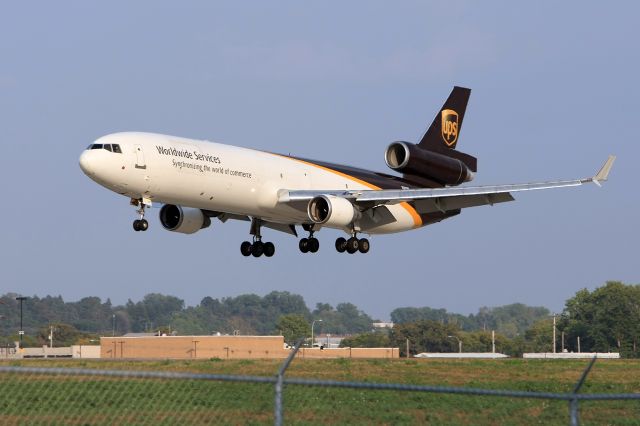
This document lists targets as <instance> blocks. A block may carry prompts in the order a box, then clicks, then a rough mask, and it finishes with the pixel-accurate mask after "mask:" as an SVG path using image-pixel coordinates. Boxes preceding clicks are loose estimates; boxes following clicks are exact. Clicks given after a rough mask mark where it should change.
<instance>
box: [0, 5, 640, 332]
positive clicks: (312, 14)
mask: <svg viewBox="0 0 640 426" xmlns="http://www.w3.org/2000/svg"><path fill="white" fill-rule="evenodd" d="M639 9H640V7H639V6H638V5H637V4H636V3H635V2H618V3H616V4H615V5H611V4H586V3H585V2H575V3H564V2H561V3H558V2H534V3H528V4H520V3H507V2H471V1H469V2H447V3H446V4H445V3H443V2H433V3H431V2H421V1H415V2H413V1H410V2H382V1H380V2H373V1H367V2H337V1H336V2H314V3H311V2H293V1H292V2H259V1H256V2H179V3H178V2H175V3H174V2H161V1H147V2H117V1H116V2H108V3H103V4H102V5H95V4H89V3H87V2H80V1H78V2H54V3H51V2H40V4H35V3H28V4H27V3H24V2H21V3H15V2H13V3H8V4H6V5H4V6H3V13H2V14H1V15H0V58H1V64H2V66H1V67H0V117H1V118H0V123H1V125H0V144H1V145H0V146H1V147H2V153H3V158H2V166H1V167H0V179H1V182H2V192H3V200H4V202H3V208H2V209H1V211H0V220H1V221H2V223H3V224H4V225H3V232H2V245H0V266H1V270H2V276H3V279H2V280H1V281H0V292H2V293H4V292H9V291H13V292H17V293H22V294H26V295H33V294H37V295H40V296H43V295H46V294H52V295H58V294H60V295H62V296H63V297H64V298H65V299H67V300H77V299H79V298H81V297H84V296H90V295H97V296H101V297H103V298H106V297H110V298H111V299H112V301H113V302H114V303H123V302H126V300H127V299H129V298H131V299H133V300H138V299H140V298H141V297H142V296H143V295H145V294H147V293H150V292H161V293H165V294H172V295H175V296H178V297H181V298H183V299H184V300H185V301H186V302H187V304H196V303H198V302H199V301H200V299H201V298H202V297H204V296H212V297H226V296H235V295H238V294H242V293H249V292H251V293H257V294H261V295H262V294H266V293H268V292H270V291H272V290H287V291H291V292H294V293H298V294H301V295H303V296H304V297H305V299H306V301H307V303H308V304H309V305H310V306H313V305H315V303H316V302H321V301H322V302H329V303H332V304H334V305H335V304H336V303H339V302H343V301H348V302H353V303H355V304H356V305H358V306H359V307H360V308H362V309H363V310H365V311H366V312H367V313H369V314H371V315H373V316H376V317H379V318H381V319H386V318H388V314H389V312H390V311H391V310H392V309H394V308H396V307H401V306H431V307H438V308H439V307H444V308H446V309H448V310H451V311H455V312H462V313H470V312H475V311H476V310H477V309H478V308H479V307H480V306H484V305H486V306H496V305H502V304H507V303H513V302H522V303H526V304H530V305H543V306H546V307H548V308H550V309H552V310H556V311H557V310H561V309H562V306H563V305H564V301H565V300H566V299H567V298H569V297H571V296H572V295H573V294H574V293H575V292H576V291H577V290H579V289H581V288H584V287H586V288H594V287H596V286H598V285H601V284H603V283H604V282H605V280H609V279H615V280H623V281H625V282H629V283H637V282H640V279H639V275H640V270H639V268H638V237H639V236H640V233H639V231H638V229H639V228H638V225H637V223H638V217H639V213H640V208H639V207H640V200H639V197H638V189H637V185H636V184H635V183H636V182H637V167H636V164H635V163H636V160H637V158H638V157H639V154H640V152H639V151H640V150H639V149H638V146H637V142H636V141H637V135H636V129H637V124H636V123H637V121H638V118H637V115H638V112H639V107H638V97H639V96H638V95H639V94H640V93H639V90H638V83H637V78H638V75H640V72H639V71H640V66H639V62H640V57H639V54H638V52H639V50H638V47H637V41H638V40H639V39H640V30H638V26H637V22H636V19H635V17H637V16H638V12H640V10H639ZM453 85H462V86H467V87H470V88H472V90H473V91H472V95H471V100H470V103H469V107H468V109H467V114H466V116H465V121H464V128H463V129H462V132H461V136H460V141H459V143H458V148H459V149H460V150H462V151H465V152H468V153H470V154H473V155H475V156H477V157H478V159H479V172H478V174H477V176H476V180H475V181H474V183H476V184H497V183H512V182H528V181H535V180H546V179H555V178H575V177H587V176H589V175H591V174H592V173H594V172H595V171H596V170H597V168H598V167H599V166H600V165H601V163H602V162H603V161H604V160H605V159H606V157H607V155H608V154H610V153H615V154H617V155H618V160H617V162H616V164H615V167H614V170H613V171H612V173H611V176H610V181H609V182H608V183H607V184H606V185H605V187H603V188H597V187H595V186H593V187H583V188H578V189H564V190H552V191H542V192H538V193H531V194H522V195H517V196H516V199H517V201H516V202H514V203H509V204H503V205H497V206H495V207H481V208H476V209H469V210H466V211H464V212H463V213H462V214H461V215H460V216H458V217H456V218H454V219H451V220H448V221H445V222H442V223H440V224H437V225H434V226H429V227H426V228H423V229H420V230H417V231H413V232H409V233H404V234H397V235H391V236H377V237H374V238H372V239H371V243H372V249H371V252H370V253H369V254H368V255H367V256H362V255H360V256H358V255H354V256H347V255H344V254H343V255H340V254H338V253H336V252H335V250H334V249H333V241H334V240H335V238H336V237H337V236H338V235H339V234H338V233H337V232H336V231H332V230H323V231H322V232H320V233H319V234H318V236H319V238H320V242H321V249H320V252H319V253H318V254H316V255H315V256H312V255H302V254H301V253H299V252H298V249H297V241H296V240H295V239H294V238H293V237H290V236H287V235H284V234H278V233H275V232H269V231H267V232H266V235H265V238H266V239H267V240H271V241H273V242H275V243H276V246H277V253H276V256H275V257H273V258H271V259H265V258H261V259H253V258H251V259H246V258H243V257H242V256H241V255H240V252H239V245H240V242H242V241H243V240H244V239H246V238H247V236H248V226H247V224H245V223H230V222H227V223H226V224H222V223H220V222H214V224H213V226H212V227H211V228H209V229H207V230H204V231H202V232H199V233H197V234H195V235H191V236H185V235H181V234H174V233H170V232H166V231H164V230H162V229H161V227H160V225H159V223H158V220H157V211H152V212H151V214H150V215H149V218H150V222H151V230H150V231H149V232H146V233H144V234H143V233H134V232H133V231H132V229H131V221H132V220H133V219H134V218H135V215H134V211H133V208H131V207H130V206H129V205H128V200H126V199H125V198H122V197H120V196H117V195H115V194H113V193H110V192H108V191H107V190H105V189H103V188H101V187H99V186H97V185H96V184H94V183H93V182H92V181H90V180H89V179H88V178H86V177H85V176H84V175H83V174H82V172H81V171H80V169H79V167H78V164H77V163H78V156H79V155H80V153H81V151H82V150H83V149H84V148H85V147H86V146H87V145H88V144H89V143H91V142H92V141H93V140H95V139H96V138H98V137H100V136H102V135H104V134H108V133H112V132H116V131H125V130H141V131H153V132H159V133H168V134H175V135H180V136H186V137H194V138H206V139H209V140H214V141H217V142H222V143H230V144H235V145H240V146H245V147H252V148H257V149H265V150H271V151H276V152H285V153H291V154H295V155H300V156H304V157H309V158H316V159H320V160H327V161H334V162H341V163H347V164H353V165H357V166H361V167H365V168H370V169H374V170H379V171H388V170H385V169H386V166H385V164H384V159H383V153H384V149H385V148H386V146H387V145H388V144H389V143H390V142H392V141H394V140H408V141H417V140H418V139H419V138H420V136H421V135H422V133H423V132H424V130H425V128H426V127H427V125H428V124H429V123H430V122H431V120H432V118H433V116H434V114H435V112H436V111H437V110H438V108H439V107H440V105H441V103H442V102H443V100H444V99H445V98H446V96H447V95H448V94H449V91H450V90H451V87H452V86H453Z"/></svg>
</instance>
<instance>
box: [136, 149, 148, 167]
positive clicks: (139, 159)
mask: <svg viewBox="0 0 640 426" xmlns="http://www.w3.org/2000/svg"><path fill="white" fill-rule="evenodd" d="M135 149H136V169H146V168H147V164H146V163H145V162H144V153H143V152H142V146H140V145H135Z"/></svg>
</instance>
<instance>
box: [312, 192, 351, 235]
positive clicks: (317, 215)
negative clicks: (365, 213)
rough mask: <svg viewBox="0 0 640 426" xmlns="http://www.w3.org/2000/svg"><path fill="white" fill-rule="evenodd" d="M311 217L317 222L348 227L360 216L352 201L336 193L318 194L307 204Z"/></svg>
mask: <svg viewBox="0 0 640 426" xmlns="http://www.w3.org/2000/svg"><path fill="white" fill-rule="evenodd" d="M307 213H308V215H309V219H311V221H313V222H314V223H317V224H326V225H328V226H341V227H347V226H349V225H350V224H351V223H353V221H354V220H357V219H359V218H360V211H359V210H358V209H356V208H355V206H354V205H353V204H352V203H351V201H349V200H347V199H346V198H342V197H336V196H335V195H318V196H317V197H314V198H313V199H312V200H311V201H309V205H308V206H307Z"/></svg>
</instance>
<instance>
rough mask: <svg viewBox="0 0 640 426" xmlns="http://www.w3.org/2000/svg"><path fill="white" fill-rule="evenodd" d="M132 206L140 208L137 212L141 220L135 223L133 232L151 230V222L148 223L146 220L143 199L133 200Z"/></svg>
mask: <svg viewBox="0 0 640 426" xmlns="http://www.w3.org/2000/svg"><path fill="white" fill-rule="evenodd" d="M131 205H134V206H138V207H139V208H138V210H136V213H138V214H139V215H140V219H136V220H134V221H133V230H134V231H136V232H138V231H146V230H147V229H149V222H147V219H145V218H144V208H145V205H144V202H143V201H142V199H137V198H132V199H131Z"/></svg>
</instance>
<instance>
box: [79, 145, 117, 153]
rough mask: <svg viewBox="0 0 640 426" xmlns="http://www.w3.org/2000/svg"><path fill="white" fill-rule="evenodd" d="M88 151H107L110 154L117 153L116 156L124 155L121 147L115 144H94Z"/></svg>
mask: <svg viewBox="0 0 640 426" xmlns="http://www.w3.org/2000/svg"><path fill="white" fill-rule="evenodd" d="M87 149H106V150H107V151H110V152H115V153H116V154H122V150H121V149H120V145H118V144H115V143H105V144H101V143H93V144H91V145H89V146H88V147H87Z"/></svg>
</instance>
